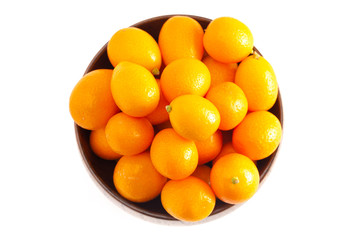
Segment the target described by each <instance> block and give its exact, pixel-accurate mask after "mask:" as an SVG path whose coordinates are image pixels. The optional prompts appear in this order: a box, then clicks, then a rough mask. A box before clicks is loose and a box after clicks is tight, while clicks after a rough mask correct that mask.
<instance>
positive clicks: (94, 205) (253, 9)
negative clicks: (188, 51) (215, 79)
mask: <svg viewBox="0 0 364 240" xmlns="http://www.w3.org/2000/svg"><path fill="white" fill-rule="evenodd" d="M360 3H361V2H360V1H349V0H346V1H333V0H332V1H309V0H306V1H301V2H300V3H299V2H298V1H242V0H240V1H227V0H224V1H218V2H217V3H213V1H196V0H193V1H188V0H184V1H178V2H177V1H176V2H174V1H165V2H163V1H156V0H155V1H145V2H141V1H84V2H81V1H2V2H1V3H0V24H1V28H0V32H1V37H0V43H1V44H0V61H1V62H0V68H1V72H0V81H1V85H0V114H1V117H0V126H1V130H0V139H1V144H0V148H1V151H0V158H1V166H0V193H1V194H0V222H1V223H0V239H76V238H78V239H125V238H126V237H127V236H129V237H131V238H132V239H141V238H142V237H143V238H147V239H154V238H158V239H197V238H198V239H322V238H325V239H329V238H333V237H336V238H337V239H363V238H364V233H363V230H362V229H360V228H362V227H363V223H364V219H363V216H364V207H363V203H364V197H363V184H364V177H363V176H364V174H363V167H364V156H363V149H364V117H363V109H364V108H363V103H364V94H363V89H364V77H363V66H364V60H363V54H364V44H363V43H364V37H363V28H364V17H363V16H364V15H363V12H362V10H363V8H362V6H361V4H360ZM177 13H183V14H191V15H199V16H203V17H207V18H211V19H213V18H216V17H220V16H231V17H235V18H238V19H239V20H241V21H242V22H244V23H245V24H246V25H247V26H248V27H249V28H250V29H251V31H252V33H253V35H254V38H255V46H257V47H258V49H259V50H260V51H261V52H262V54H263V55H264V56H265V58H266V59H267V60H268V61H269V62H270V63H271V64H272V66H273V68H274V69H275V72H276V75H277V77H278V82H279V85H280V90H281V94H282V98H283V104H284V105H283V106H284V116H285V122H284V137H283V142H282V145H281V149H280V152H279V155H278V158H277V161H276V163H275V165H274V167H273V169H272V171H271V173H270V175H269V177H268V178H267V181H265V183H264V184H263V185H262V187H261V188H260V190H259V191H258V193H257V194H256V195H255V196H254V197H253V198H252V199H251V200H250V201H248V202H247V203H246V204H243V205H242V206H240V207H239V208H237V209H236V210H235V211H232V212H230V213H229V214H226V215H225V216H222V217H220V218H217V219H213V220H212V221H207V222H202V223H200V224H192V225H191V224H179V225H167V224H166V223H162V222H157V221H153V220H151V219H146V218H144V217H142V216H140V215H137V214H135V213H133V212H130V211H128V210H125V209H123V208H121V207H120V206H119V205H117V204H114V202H112V201H111V200H110V199H109V198H108V197H107V196H106V195H105V194H104V193H103V192H102V191H101V190H100V189H99V187H98V186H97V185H96V183H94V182H93V180H92V179H91V177H90V176H89V174H88V172H87V171H86V168H85V167H84V165H83V162H82V160H81V157H80V154H79V151H78V148H77V144H76V140H75V134H74V128H73V121H72V119H71V117H70V114H69V111H68V100H69V96H70V93H71V91H72V88H73V86H74V85H75V84H76V82H77V81H78V80H79V79H80V78H81V76H82V75H83V73H84V71H85V69H86V67H87V66H88V63H89V62H90V61H91V59H92V58H93V56H94V55H95V54H96V52H97V51H98V50H99V49H100V48H101V47H102V46H103V45H104V44H105V43H106V42H107V41H108V40H109V38H110V37H111V36H112V34H113V33H114V32H116V31H117V30H119V29H120V28H124V27H127V26H129V25H132V24H134V23H137V22H139V21H141V20H144V19H147V18H150V17H155V16H159V15H165V14H177Z"/></svg>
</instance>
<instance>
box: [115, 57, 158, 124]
mask: <svg viewBox="0 0 364 240" xmlns="http://www.w3.org/2000/svg"><path fill="white" fill-rule="evenodd" d="M111 92H112V96H113V98H114V100H115V102H116V104H117V105H118V107H119V108H120V109H121V111H123V112H125V113H126V114H128V115H130V116H133V117H144V116H146V115H148V114H150V113H152V112H153V111H154V110H155V109H156V108H157V106H158V103H159V99H160V92H159V87H158V83H157V81H156V80H155V78H154V76H153V75H152V74H151V73H150V72H149V71H148V70H147V69H146V68H144V67H142V66H139V65H137V64H135V63H131V62H121V63H119V64H118V65H117V66H116V67H115V69H114V72H113V75H112V79H111Z"/></svg>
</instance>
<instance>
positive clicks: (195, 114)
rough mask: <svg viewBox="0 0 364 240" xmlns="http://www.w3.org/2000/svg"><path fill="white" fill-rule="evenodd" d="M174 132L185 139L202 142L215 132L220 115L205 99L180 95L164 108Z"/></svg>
mask: <svg viewBox="0 0 364 240" xmlns="http://www.w3.org/2000/svg"><path fill="white" fill-rule="evenodd" d="M166 109H167V112H169V120H170V121H171V124H172V127H173V129H174V130H176V132H177V133H178V134H179V135H181V136H182V137H185V138H187V139H191V140H194V141H204V140H206V139H207V138H209V137H210V136H211V135H212V134H214V132H216V131H217V129H218V127H219V125H220V113H219V111H218V110H217V108H216V107H215V106H214V104H212V103H211V102H210V101H209V100H207V99H206V98H203V97H201V96H197V95H182V96H179V97H177V98H175V99H174V100H173V101H172V102H171V104H170V105H168V106H167V107H166Z"/></svg>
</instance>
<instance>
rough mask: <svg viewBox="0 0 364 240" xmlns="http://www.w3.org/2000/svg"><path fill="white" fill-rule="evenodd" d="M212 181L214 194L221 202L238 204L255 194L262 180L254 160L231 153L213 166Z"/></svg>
mask: <svg viewBox="0 0 364 240" xmlns="http://www.w3.org/2000/svg"><path fill="white" fill-rule="evenodd" d="M210 181H211V187H212V189H213V190H214V193H215V194H216V196H217V197H218V198H219V199H220V200H222V201H224V202H226V203H230V204H238V203H242V202H245V201H247V200H248V199H250V198H251V197H252V196H253V195H254V194H255V192H256V191H257V190H258V187H259V181H260V178H259V171H258V169H257V167H256V166H255V164H254V163H253V161H252V160H250V159H249V158H248V157H246V156H244V155H241V154H239V153H230V154H227V155H225V156H223V157H221V158H220V159H219V160H218V161H217V162H216V163H215V164H214V165H213V166H212V169H211V174H210Z"/></svg>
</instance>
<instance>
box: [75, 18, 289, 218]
mask: <svg viewBox="0 0 364 240" xmlns="http://www.w3.org/2000/svg"><path fill="white" fill-rule="evenodd" d="M172 16H173V15H166V16H159V17H155V18H151V19H147V20H144V21H142V22H139V23H137V24H134V25H133V27H138V28H141V29H143V30H145V31H147V32H148V33H149V34H151V35H152V36H153V37H154V39H155V40H156V41H158V35H159V32H160V29H161V27H162V25H163V23H164V22H165V21H166V20H167V19H168V18H170V17H172ZM188 16H189V17H192V18H194V19H195V20H197V21H198V22H199V23H200V24H201V26H202V28H203V29H206V27H207V25H208V24H209V22H210V21H211V20H210V19H207V18H203V17H198V16H191V15H188ZM106 48H107V43H106V44H105V45H104V46H103V47H102V48H101V49H100V51H99V52H98V53H97V54H96V56H95V57H94V59H92V61H91V63H90V64H89V66H88V67H87V69H86V72H85V74H86V73H88V72H90V71H92V70H95V69H100V68H106V69H113V66H112V65H111V63H110V61H109V59H108V56H107V51H106ZM255 50H256V49H255ZM270 112H272V113H273V114H274V115H275V116H277V117H278V119H279V120H280V121H281V123H282V124H283V109H282V101H281V96H280V94H278V99H277V102H276V103H275V105H274V106H273V107H272V109H270ZM75 130H76V137H77V142H78V146H79V149H80V152H81V155H82V158H83V161H84V163H85V165H86V167H87V169H88V170H89V171H90V173H91V176H92V177H93V178H94V179H95V180H96V181H97V182H98V184H99V185H100V186H101V187H102V189H104V190H105V191H106V193H107V194H109V195H110V196H112V197H113V198H114V199H115V200H116V201H117V202H119V203H120V204H123V205H125V206H127V207H129V208H131V209H133V210H135V211H137V212H139V213H142V214H145V215H147V216H151V217H154V218H158V219H164V220H176V219H175V218H173V217H172V216H170V215H169V214H168V213H167V212H166V211H165V210H164V209H163V207H162V204H161V200H160V197H157V198H156V199H154V200H152V201H149V202H146V203H134V202H131V201H129V200H127V199H125V198H123V197H122V196H120V194H119V193H118V192H117V191H116V189H115V187H114V184H113V170H114V167H115V165H116V161H107V160H103V159H100V158H99V157H97V156H96V155H95V154H94V153H93V152H92V150H91V148H90V144H89V136H90V131H89V130H85V129H83V128H81V127H79V126H77V125H76V124H75ZM278 149H279V147H278ZM278 149H277V150H276V151H275V152H274V153H273V154H272V155H271V156H269V157H268V158H266V159H263V160H260V161H258V163H257V167H258V170H259V174H260V180H261V183H262V181H263V180H265V178H266V176H267V174H268V172H269V170H270V168H271V167H272V164H273V162H274V160H275V158H276V154H277V151H278ZM232 206H233V205H231V204H227V203H224V202H221V201H220V200H217V202H216V206H215V209H214V210H213V212H212V213H211V216H212V215H215V214H217V213H220V212H222V211H224V210H227V209H228V208H230V207H232Z"/></svg>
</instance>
